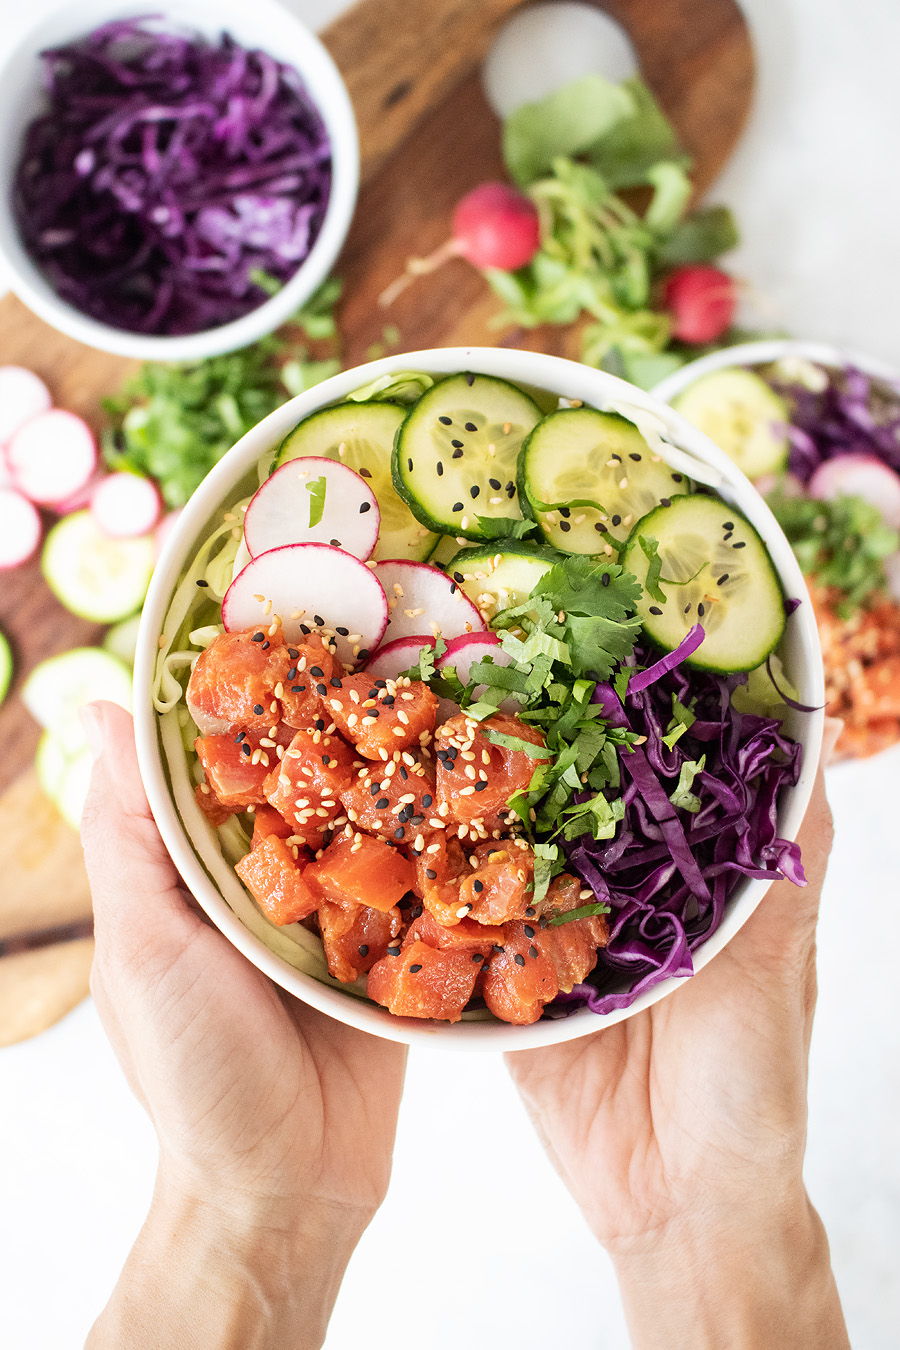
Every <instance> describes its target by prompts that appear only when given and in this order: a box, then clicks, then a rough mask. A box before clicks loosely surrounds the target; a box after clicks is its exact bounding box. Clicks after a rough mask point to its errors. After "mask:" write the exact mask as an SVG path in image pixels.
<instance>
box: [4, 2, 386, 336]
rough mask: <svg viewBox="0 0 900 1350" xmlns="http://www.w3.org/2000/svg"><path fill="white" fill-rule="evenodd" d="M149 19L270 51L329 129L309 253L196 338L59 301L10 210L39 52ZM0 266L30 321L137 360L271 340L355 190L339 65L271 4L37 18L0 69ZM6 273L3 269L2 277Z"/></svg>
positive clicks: (337, 244)
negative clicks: (327, 188)
mask: <svg viewBox="0 0 900 1350" xmlns="http://www.w3.org/2000/svg"><path fill="white" fill-rule="evenodd" d="M148 14H152V15H153V16H154V17H159V16H160V15H162V16H163V17H164V18H169V19H171V21H172V23H173V24H174V25H177V26H178V27H179V28H188V29H193V30H194V31H196V32H198V33H200V34H202V35H204V36H206V37H209V38H216V37H218V36H219V34H220V33H222V32H227V33H230V34H231V36H232V37H233V38H235V40H236V41H237V42H239V43H241V44H242V45H243V46H245V47H248V48H258V49H261V50H264V51H266V52H268V53H269V54H270V55H271V56H273V57H275V58H276V60H278V61H280V62H282V63H283V64H284V65H287V66H291V67H293V68H294V69H295V70H296V71H297V72H298V73H299V74H300V76H301V77H302V79H303V81H304V83H305V85H306V88H307V90H308V92H309V95H310V97H311V99H312V100H313V102H314V103H315V104H316V106H317V108H318V110H319V112H320V114H321V117H322V120H323V122H324V124H325V127H326V130H327V132H328V136H329V139H330V141H331V149H332V181H331V194H330V196H329V200H328V206H327V208H326V212H325V218H324V220H323V222H322V228H321V230H320V231H319V234H318V237H317V238H316V241H315V243H314V244H313V247H312V249H311V250H310V252H309V254H308V256H307V257H306V258H305V259H304V261H303V262H302V263H301V264H300V265H299V267H298V268H297V270H296V271H295V272H294V274H293V276H291V278H290V279H289V280H288V281H287V282H285V284H284V285H283V286H282V288H281V290H279V291H278V292H277V294H276V295H273V296H271V297H270V298H269V299H267V300H264V301H263V302H262V303H261V304H260V305H258V306H257V308H256V309H253V310H250V312H249V313H247V314H244V315H242V317H241V318H239V319H234V320H232V322H230V323H225V324H220V325H218V326H217V327H215V328H209V329H206V330H205V331H202V332H199V333H190V334H187V335H186V336H183V337H153V336H148V335H147V334H143V333H131V332H128V331H126V330H125V329H121V328H115V327H113V326H112V325H110V324H105V323H101V322H100V321H99V320H97V319H93V318H91V317H90V315H88V314H84V313H82V311H81V310H79V309H77V308H76V307H75V306H74V305H71V304H69V302H68V301H67V300H63V299H62V298H61V296H59V295H58V294H57V292H56V291H55V290H54V288H53V286H52V285H51V284H50V282H49V281H48V280H47V278H46V277H45V276H44V274H43V272H42V271H41V269H40V267H39V266H38V264H37V263H36V262H35V261H34V259H33V258H32V257H31V255H30V253H29V252H28V251H27V250H26V248H25V246H24V244H23V243H22V239H21V236H20V234H19V229H18V226H17V224H16V221H15V218H14V216H13V211H12V192H11V188H12V183H13V179H14V177H15V173H16V169H17V166H18V163H19V158H20V154H21V149H22V138H23V135H24V132H25V129H26V127H27V126H28V124H29V123H30V122H31V121H32V120H33V119H34V117H35V116H36V115H37V114H38V113H39V112H40V110H41V108H42V106H44V98H43V94H42V90H41V84H40V79H41V63H40V53H41V52H42V51H43V50H44V49H45V48H47V47H54V46H57V45H59V44H61V43H65V42H69V41H71V40H72V39H74V38H77V37H81V36H82V35H84V34H86V33H90V32H91V31H92V30H93V29H95V28H97V27H98V26H99V25H101V24H104V23H109V22H111V21H112V20H115V19H126V18H134V17H135V16H143V15H148ZM0 184H2V185H3V192H2V194H0V264H3V265H5V270H6V271H7V272H8V274H9V284H10V286H11V288H12V290H13V291H15V293H16V295H18V297H19V299H20V300H22V301H23V302H24V303H25V304H26V305H28V307H29V308H30V309H32V310H33V311H34V312H35V314H38V315H39V316H40V317H41V318H42V319H44V320H45V321H46V322H47V323H49V324H51V325H52V326H53V327H54V328H57V329H59V330H60V332H62V333H66V334H67V335H68V336H69V337H72V338H75V339H76V340H77V341H79V342H84V343H87V344H88V346H91V347H99V348H100V349H101V351H107V352H114V353H115V354H117V355H119V356H130V357H135V358H137V359H138V360H141V361H200V360H203V359H204V358H205V357H208V356H215V355H217V354H218V353H220V352H227V351H234V350H235V349H237V348H238V347H245V346H246V345H247V344H248V343H251V342H255V341H256V340H257V339H258V338H261V337H263V336H264V335H265V334H267V333H271V332H272V331H273V330H274V329H275V328H277V327H278V326H279V324H282V323H284V322H285V321H286V320H287V319H289V318H290V316H291V315H292V314H293V313H294V312H295V311H296V310H298V309H299V308H300V306H301V305H303V304H304V303H305V301H307V300H308V299H309V298H310V296H311V295H312V294H313V293H314V292H315V290H316V289H317V287H318V286H320V285H321V283H322V282H323V281H324V280H325V278H326V277H327V275H328V273H329V272H330V270H331V268H332V266H333V264H334V261H335V259H336V257H337V255H338V253H339V252H340V250H341V248H342V247H343V244H344V240H345V238H346V237H347V231H348V230H349V228H350V221H351V219H352V217H353V210H354V207H355V205H356V195H357V192H358V189H359V139H358V136H357V132H356V122H355V120H354V116H353V107H352V105H351V103H350V97H349V95H348V93H347V89H346V87H345V85H344V82H343V80H342V79H341V76H340V74H339V72H338V69H337V66H336V65H335V64H334V61H333V60H332V59H331V57H330V55H329V54H328V52H327V51H326V50H325V48H324V47H323V46H322V43H321V42H320V41H319V39H318V38H317V37H316V36H315V35H314V34H313V33H311V32H310V31H309V29H308V28H306V27H305V26H304V25H303V24H302V23H301V22H300V21H299V19H296V18H295V17H294V15H293V14H291V13H290V12H289V11H288V10H287V9H285V8H284V6H283V5H282V4H280V3H278V0H178V4H177V5H167V6H166V7H165V8H164V9H163V8H162V7H161V6H156V5H153V4H152V3H151V4H148V3H147V0H118V3H116V0H80V3H79V4H77V5H73V4H66V5H64V6H63V7H62V8H61V9H58V10H56V11H54V13H52V14H50V15H49V16H47V17H45V18H43V19H41V21H40V22H39V23H37V24H35V26H34V27H33V28H31V29H30V30H28V32H27V33H26V34H25V35H24V36H23V37H22V39H21V40H20V41H19V42H18V43H17V44H16V45H15V46H14V47H13V48H12V49H11V50H10V51H9V52H7V54H6V56H5V59H4V62H3V65H2V67H0ZM3 270H4V268H3V267H0V272H2V271H3Z"/></svg>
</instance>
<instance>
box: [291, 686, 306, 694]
mask: <svg viewBox="0 0 900 1350" xmlns="http://www.w3.org/2000/svg"><path fill="white" fill-rule="evenodd" d="M291 693H292V694H305V693H306V685H305V684H292V685H291Z"/></svg>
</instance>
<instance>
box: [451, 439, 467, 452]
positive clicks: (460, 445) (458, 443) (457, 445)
mask: <svg viewBox="0 0 900 1350" xmlns="http://www.w3.org/2000/svg"><path fill="white" fill-rule="evenodd" d="M450 444H451V445H452V446H453V449H454V450H462V448H463V444H464V442H463V441H451V442H450Z"/></svg>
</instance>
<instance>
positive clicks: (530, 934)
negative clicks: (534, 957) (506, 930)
mask: <svg viewBox="0 0 900 1350" xmlns="http://www.w3.org/2000/svg"><path fill="white" fill-rule="evenodd" d="M525 936H526V937H527V938H533V937H534V929H533V928H532V926H531V924H530V923H526V925H525Z"/></svg>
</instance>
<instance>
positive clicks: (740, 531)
mask: <svg viewBox="0 0 900 1350" xmlns="http://www.w3.org/2000/svg"><path fill="white" fill-rule="evenodd" d="M642 538H643V539H655V540H656V541H657V543H658V544H659V558H660V562H661V568H660V577H659V589H660V591H661V592H662V593H663V595H664V596H665V599H664V600H659V599H658V598H654V596H652V595H650V594H649V593H648V592H647V590H646V589H645V590H644V593H643V595H642V597H641V601H640V603H639V605H638V613H639V615H640V617H641V621H642V622H643V625H644V631H645V632H646V633H647V636H648V637H649V638H651V639H652V640H653V641H654V642H656V643H657V644H658V645H659V646H660V647H663V648H665V650H667V651H674V649H675V648H676V647H677V646H678V644H679V643H680V642H681V640H682V639H683V638H684V636H685V634H686V633H687V632H688V630H689V629H690V628H692V627H693V625H694V624H695V623H701V624H702V625H703V627H704V629H705V631H706V637H705V639H704V641H703V642H702V643H701V645H700V646H699V647H698V649H697V651H696V652H695V653H694V654H693V656H691V657H690V658H689V662H688V664H690V665H692V666H698V667H700V668H701V669H703V670H714V671H718V672H719V673H720V674H728V673H730V672H733V671H739V670H752V669H753V668H754V666H758V665H761V664H762V662H763V661H765V659H766V657H767V656H768V655H769V652H771V651H773V650H774V648H775V647H777V646H778V643H779V642H780V640H781V635H782V633H783V632H784V625H785V612H784V598H783V596H782V593H781V586H780V584H779V581H778V577H777V575H776V573H775V568H774V567H773V566H772V562H771V559H770V558H769V555H768V553H767V552H766V547H765V545H764V544H763V542H762V540H761V539H760V537H759V535H758V534H757V533H756V531H755V530H754V528H753V526H752V525H751V524H750V523H749V521H746V520H745V519H744V517H743V516H742V515H740V513H739V512H737V511H735V509H734V507H733V506H728V505H727V504H726V503H725V502H723V501H720V500H719V499H718V498H717V497H707V496H705V495H702V494H699V493H698V494H695V495H694V496H690V497H675V498H673V500H672V504H671V506H667V507H666V506H658V507H657V508H656V510H655V511H651V512H649V514H648V515H646V516H644V518H643V519H642V520H639V521H638V523H637V525H635V527H634V531H633V533H632V536H631V538H630V539H629V541H628V544H627V546H626V548H625V551H624V554H623V556H622V565H623V567H624V568H625V569H626V570H627V571H629V572H631V573H633V575H634V576H636V577H637V579H638V581H639V582H640V583H641V585H642V586H645V585H646V581H647V573H648V570H649V561H648V558H647V555H646V553H645V552H644V549H643V547H642V546H641V539H642Z"/></svg>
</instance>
